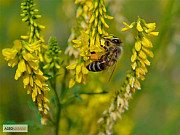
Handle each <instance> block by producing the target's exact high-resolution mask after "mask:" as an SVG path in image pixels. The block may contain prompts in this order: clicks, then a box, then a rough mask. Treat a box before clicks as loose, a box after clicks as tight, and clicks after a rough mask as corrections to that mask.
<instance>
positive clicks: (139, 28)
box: [136, 21, 143, 32]
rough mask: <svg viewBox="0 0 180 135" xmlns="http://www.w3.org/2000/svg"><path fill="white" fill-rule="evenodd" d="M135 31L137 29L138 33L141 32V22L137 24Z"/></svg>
mask: <svg viewBox="0 0 180 135" xmlns="http://www.w3.org/2000/svg"><path fill="white" fill-rule="evenodd" d="M136 29H137V30H138V31H139V32H142V31H143V28H142V26H141V22H140V21H138V22H137V26H136Z"/></svg>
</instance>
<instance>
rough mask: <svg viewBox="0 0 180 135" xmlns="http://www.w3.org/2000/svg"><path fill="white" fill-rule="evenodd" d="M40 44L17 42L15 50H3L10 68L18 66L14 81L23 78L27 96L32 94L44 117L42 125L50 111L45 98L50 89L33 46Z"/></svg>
mask: <svg viewBox="0 0 180 135" xmlns="http://www.w3.org/2000/svg"><path fill="white" fill-rule="evenodd" d="M38 43H39V42H38V41H37V42H34V44H29V43H27V42H25V41H21V40H15V41H14V46H13V48H6V49H3V50H2V54H3V56H4V58H5V60H6V61H8V66H10V67H14V66H16V65H17V70H16V73H15V76H14V79H15V80H18V79H19V78H20V77H21V76H23V84H24V88H26V89H27V94H31V96H32V100H33V102H35V104H36V105H37V106H38V109H39V112H40V113H41V116H42V124H45V123H46V118H47V115H48V110H49V107H48V105H47V102H48V101H49V100H48V99H47V98H46V97H45V96H46V95H47V92H48V91H49V88H48V87H47V84H46V83H45V80H46V79H47V77H45V76H43V73H42V71H41V70H40V69H39V58H38V57H37V55H36V54H35V53H34V52H35V49H34V48H33V46H37V45H38Z"/></svg>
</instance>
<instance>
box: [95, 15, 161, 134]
mask: <svg viewBox="0 0 180 135" xmlns="http://www.w3.org/2000/svg"><path fill="white" fill-rule="evenodd" d="M124 24H125V28H123V29H122V31H126V30H129V29H131V28H133V27H134V26H135V25H136V29H137V33H138V34H137V37H135V40H136V41H135V44H134V46H133V49H132V51H133V54H132V57H131V62H132V67H131V71H129V72H128V73H127V74H126V78H125V81H124V83H123V85H122V86H121V88H120V90H119V91H117V92H116V95H115V98H114V99H113V102H112V103H111V105H110V107H109V109H107V110H105V111H104V113H103V115H104V116H103V117H102V118H100V119H99V121H98V123H100V131H99V135H105V134H107V135H111V134H112V133H113V132H112V129H113V125H114V123H115V122H116V121H117V119H119V118H121V114H122V113H124V111H125V110H128V108H129V100H130V99H131V98H132V94H133V93H134V92H135V91H136V90H140V89H141V85H140V80H144V79H145V74H146V73H147V72H148V69H147V66H150V61H149V60H148V57H151V58H153V56H154V55H153V52H152V51H151V50H150V48H152V47H153V45H152V42H151V37H152V36H158V32H153V30H155V27H156V24H155V23H146V22H145V20H143V19H141V18H138V20H137V22H133V23H131V25H128V24H126V23H124ZM142 24H143V27H142Z"/></svg>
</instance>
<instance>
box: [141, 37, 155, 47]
mask: <svg viewBox="0 0 180 135" xmlns="http://www.w3.org/2000/svg"><path fill="white" fill-rule="evenodd" d="M142 45H143V46H144V47H147V48H152V47H153V46H152V43H151V41H150V40H149V39H148V38H147V37H143V38H142Z"/></svg>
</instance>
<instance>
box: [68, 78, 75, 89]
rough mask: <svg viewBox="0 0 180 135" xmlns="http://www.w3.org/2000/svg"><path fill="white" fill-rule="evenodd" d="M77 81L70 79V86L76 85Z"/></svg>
mask: <svg viewBox="0 0 180 135" xmlns="http://www.w3.org/2000/svg"><path fill="white" fill-rule="evenodd" d="M75 83H76V82H75V81H74V79H71V80H70V81H69V88H72V87H73V86H74V85H75Z"/></svg>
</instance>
